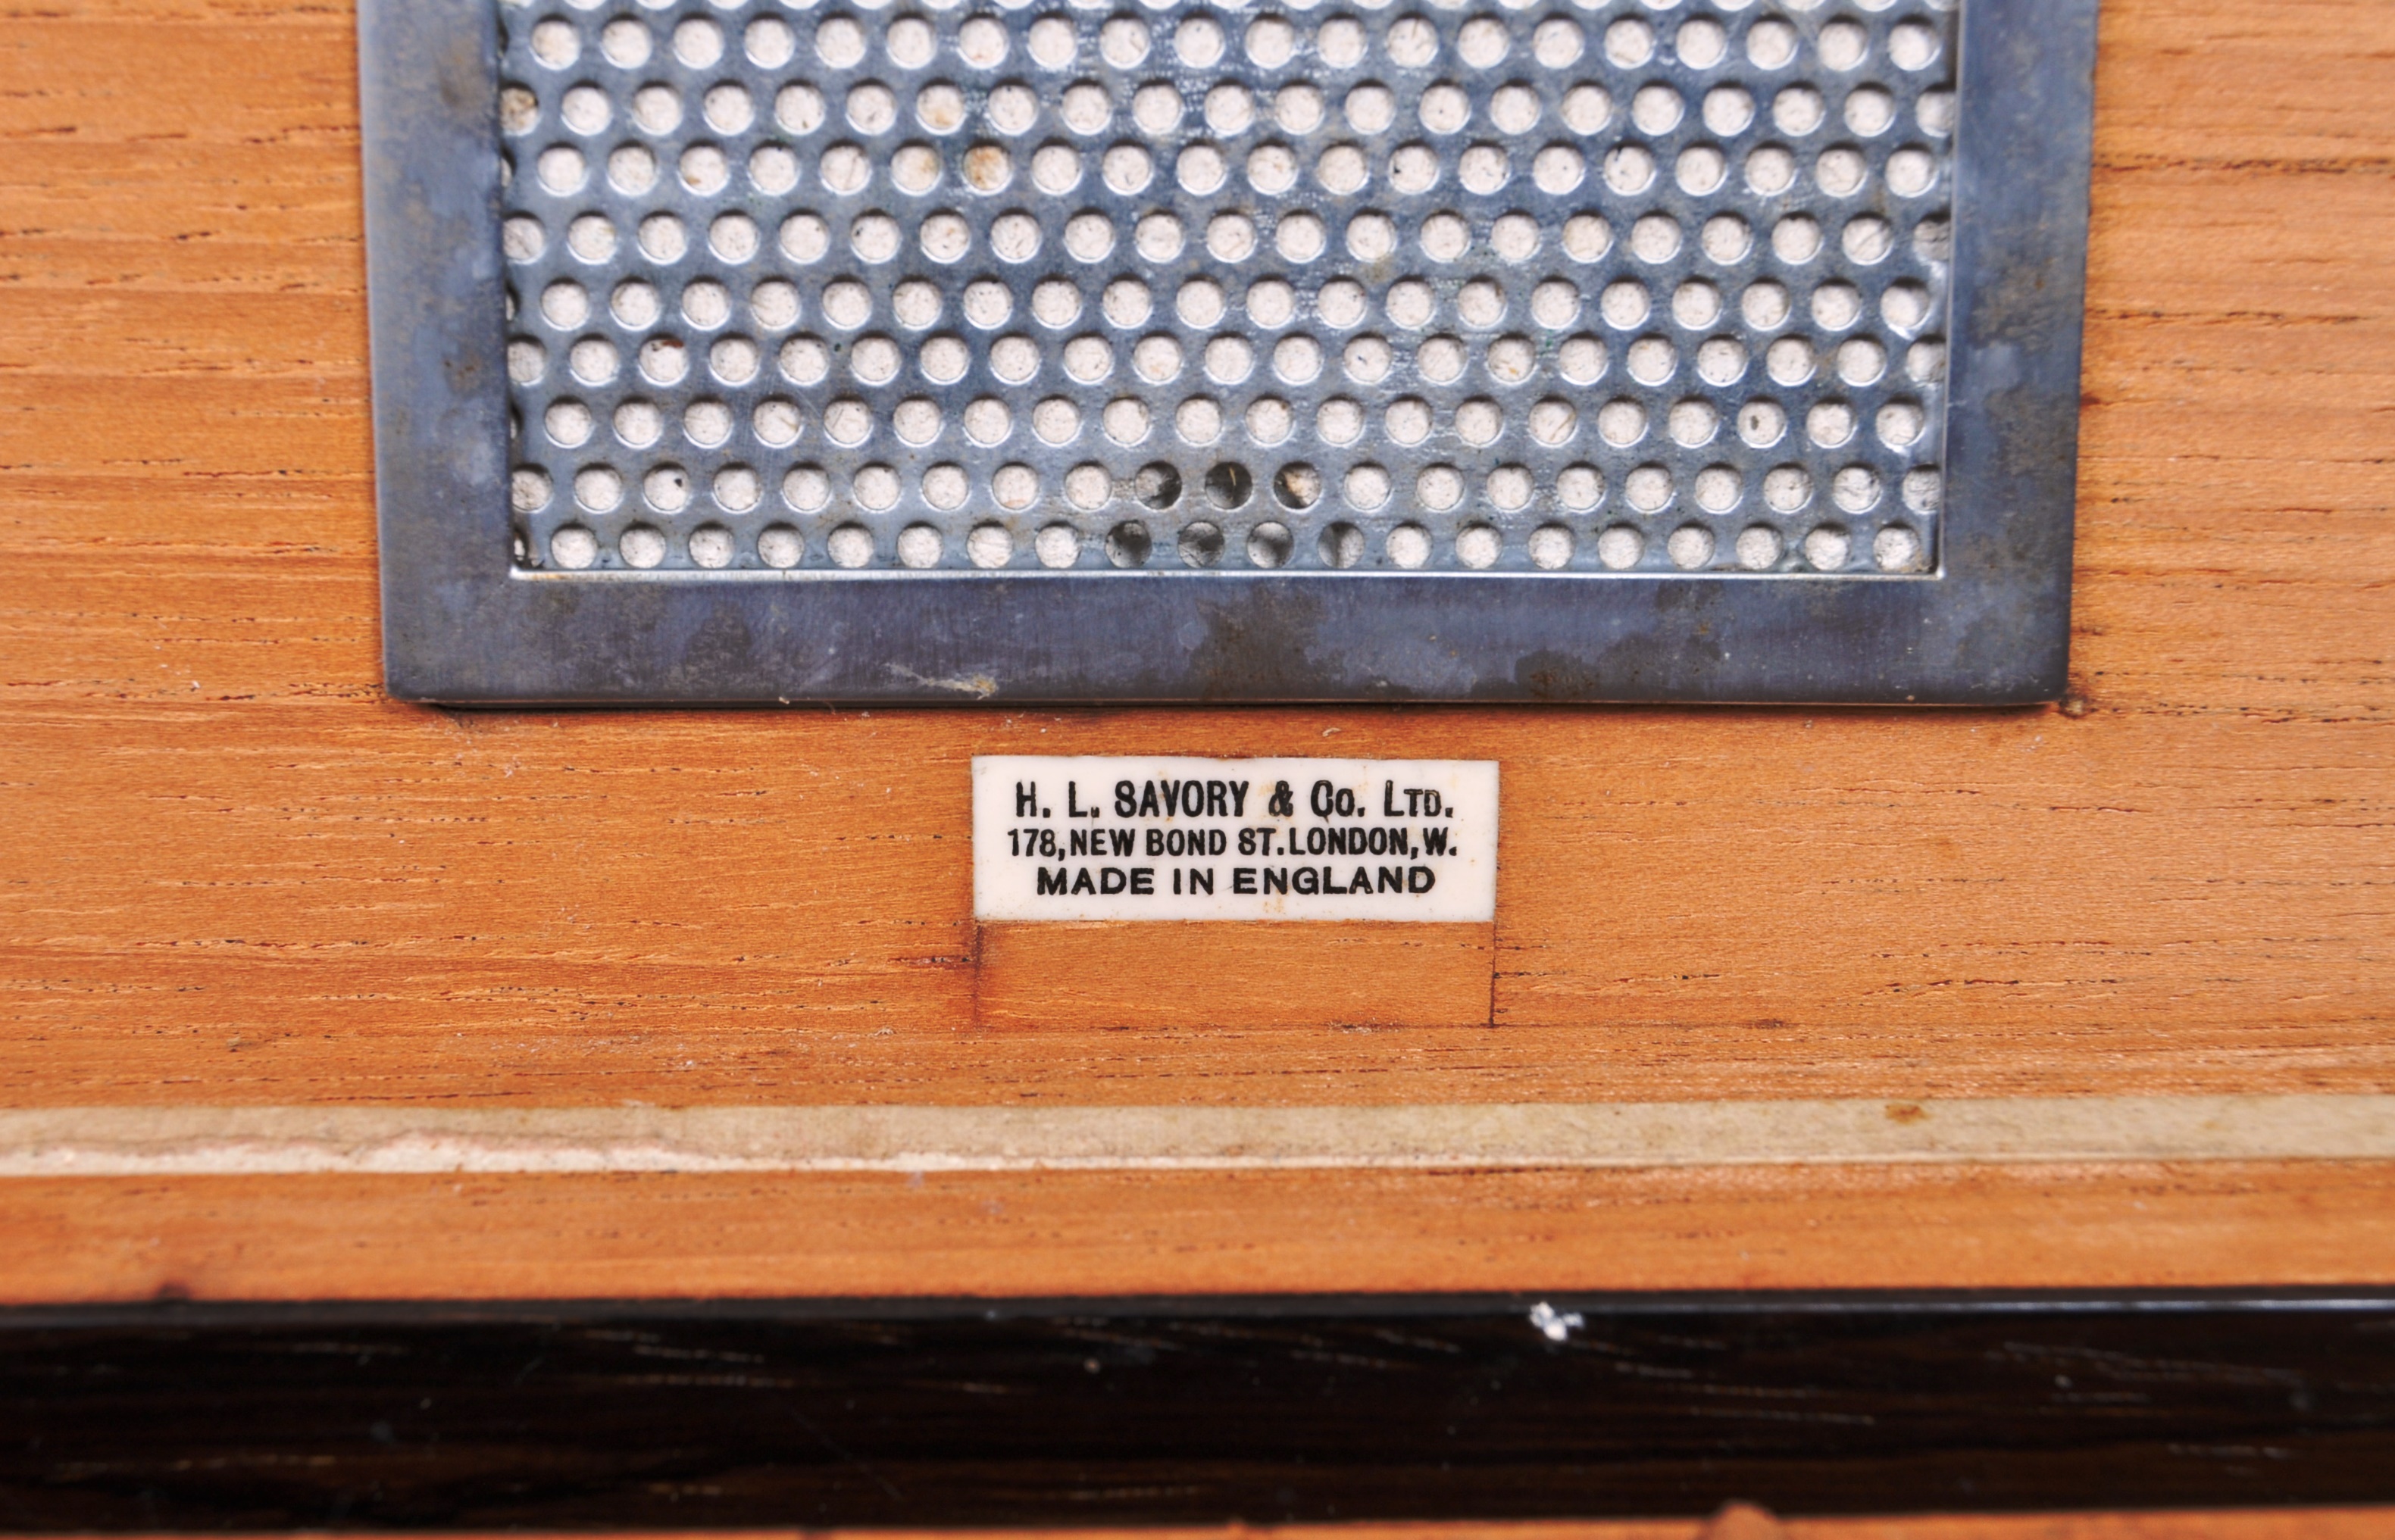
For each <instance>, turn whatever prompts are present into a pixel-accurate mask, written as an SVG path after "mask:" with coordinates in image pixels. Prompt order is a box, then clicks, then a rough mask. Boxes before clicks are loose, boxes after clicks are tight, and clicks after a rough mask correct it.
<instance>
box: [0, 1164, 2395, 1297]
mask: <svg viewBox="0 0 2395 1540" xmlns="http://www.w3.org/2000/svg"><path fill="white" fill-rule="evenodd" d="M2390 1211H2395V1163H2387V1162H2370V1163H2354V1164H2336V1163H2328V1162H2307V1163H2301V1164H2292V1163H2291V1164H2279V1163H2267V1162H2256V1163H2251V1164H2244V1165H2180V1166H2173V1165H2085V1166H2038V1167H2029V1168H2022V1167H1988V1166H1979V1167H1968V1168H1954V1167H1920V1166H1830V1167H1811V1168H1785V1167H1770V1166H1759V1167H1743V1168H1737V1169H1715V1170H1693V1171H1691V1170H1678V1171H1462V1172H1438V1173H1410V1172H1386V1171H1303V1172H1271V1173H1260V1172H1099V1173H1086V1172H1033V1173H1007V1174H1004V1175H982V1174H978V1173H920V1174H918V1175H916V1176H914V1177H904V1176H897V1175H889V1176H847V1175H842V1176H824V1175H808V1176H791V1177H774V1176H712V1175H698V1174H690V1173H683V1174H678V1175H665V1174H656V1175H621V1174H617V1175H607V1176H593V1177H584V1176H546V1175H544V1176H512V1177H475V1176H464V1175H455V1176H453V1175H443V1176H437V1177H427V1176H417V1177H357V1176H326V1177H317V1176H307V1177H290V1176H278V1177H197V1178H128V1179H123V1180H95V1179H83V1178H17V1179H12V1180H8V1181H0V1233H6V1234H7V1235H8V1236H10V1237H11V1238H12V1242H13V1244H11V1245H10V1246H8V1247H7V1248H5V1250H0V1302H8V1303H32V1302H36V1301H60V1302H65V1301H91V1302H98V1301H104V1300H115V1299H144V1298H156V1297H162V1296H165V1297H179V1296H191V1297H194V1298H201V1299H377V1298H379V1299H456V1298H494V1299H497V1298H511V1297H524V1298H539V1297H552V1298H612V1297H642V1296H666V1297H687V1296H701V1297H704V1296H756V1297H761V1296H831V1295H909V1296H941V1295H967V1296H973V1295H980V1296H1013V1297H1025V1296H1042V1295H1048V1296H1058V1295H1099V1294H1126V1295H1131V1294H1173V1293H1192V1294H1238V1293H1301V1294H1302V1293H1326V1292H1340V1291H1347V1290H1354V1291H1358V1292H1367V1293H1378V1292H1393V1293H1404V1292H1409V1291H1416V1292H1422V1291H1428V1292H1438V1291H1446V1290H1478V1289H1530V1290H1550V1289H1551V1290H1570V1289H1604V1290H1615V1289H1621V1290H1638V1289H1731V1288H1735V1289H1783V1288H1785V1289H1795V1288H1825V1289H1837V1288H1855V1289H1864V1288H1909V1287H1917V1288H1943V1287H1957V1286H1959V1287H1984V1288H2018V1287H2060V1288H2090V1289H2099V1288H2129V1287H2142V1286H2153V1287H2169V1286H2184V1287H2201V1286H2216V1285H2217V1286H2229V1285H2247V1284H2255V1285H2297V1284H2313V1283H2325V1284H2336V1283H2351V1282H2353V1281H2354V1280H2356V1279H2380V1280H2383V1279H2388V1278H2395V1227H2390V1226H2389V1225H2388V1223H2387V1222H2386V1217H2387V1215H2388V1213H2389V1212H2390Z"/></svg>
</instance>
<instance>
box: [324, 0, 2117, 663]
mask: <svg viewBox="0 0 2395 1540" xmlns="http://www.w3.org/2000/svg"><path fill="white" fill-rule="evenodd" d="M2094 12H2095V0H2014V3H2008V4H2005V5H1995V4H1991V3H1989V0H1971V3H1969V4H1964V5H1960V6H1957V5H1956V4H1955V3H1954V0H1897V3H1893V4H1881V5H1878V6H1873V7H1855V8H1851V9H1850V8H1849V7H1842V6H1832V7H1809V6H1807V7H1795V6H1791V7H1787V13H1786V14H1782V13H1781V12H1780V10H1779V9H1777V8H1774V7H1764V8H1762V9H1759V10H1753V11H1749V10H1747V9H1745V8H1743V7H1720V8H1718V9H1717V8H1716V7H1711V6H1706V5H1699V6H1694V7H1689V8H1687V9H1686V10H1670V11H1662V12H1658V11H1655V10H1653V9H1652V8H1651V7H1644V6H1635V5H1627V4H1608V5H1600V6H1596V7H1594V8H1584V7H1581V6H1577V5H1573V4H1569V3H1568V0H1535V3H1532V4H1529V5H1527V6H1508V7H1495V6H1491V7H1487V8H1485V9H1484V8H1482V7H1478V6H1476V5H1465V6H1460V7H1451V8H1440V9H1436V10H1422V11H1417V10H1415V9H1413V8H1411V7H1388V8H1386V9H1379V8H1366V9H1362V10H1359V11H1356V12H1353V13H1351V12H1349V11H1346V10H1344V9H1341V8H1336V7H1333V8H1332V9H1330V10H1327V11H1324V12H1320V13H1317V12H1316V11H1314V10H1312V9H1305V8H1294V7H1292V8H1291V9H1290V10H1289V11H1288V12H1287V13H1286V14H1284V13H1282V12H1281V11H1279V10H1277V9H1275V8H1273V7H1268V6H1267V7H1257V8H1254V9H1244V8H1243V9H1238V10H1228V9H1218V8H1216V7H1213V6H1211V5H1210V4H1207V3H1204V0H1168V3H1165V4H1162V5H1160V6H1157V7H1147V8H1141V9H1132V8H1129V7H1126V8H1123V9H1121V10H1119V11H1109V10H1107V9H1106V8H1105V7H1097V8H1066V7H1063V6H1062V5H1059V6H1056V7H1043V6H1028V7H1021V8H1018V9H1012V10H1008V9H1002V8H993V9H987V10H984V9H982V8H980V7H970V6H959V7H954V8H947V9H932V10H927V11H924V12H922V13H920V14H917V13H916V12H914V11H912V10H911V9H907V8H906V7H900V8H897V9H893V10H889V11H881V10H878V9H861V10H858V11H851V10H849V9H846V8H844V7H840V6H839V5H836V4H833V5H826V6H823V7H812V8H798V9H789V10H787V12H786V11H785V10H784V9H783V8H780V7H774V8H770V9H769V8H762V7H737V6H734V7H729V8H727V7H722V6H720V5H710V4H706V3H703V0H678V3H670V4H667V5H664V6H662V7H646V8H642V9H631V8H627V7H613V6H598V7H588V6H585V7H573V6H566V5H554V6H553V5H550V4H548V3H547V0H534V3H518V0H369V3H368V4H366V5H365V7H364V13H363V40H362V48H363V57H364V112H365V137H366V164H367V173H368V175H367V191H368V215H369V219H368V232H369V257H370V271H371V281H372V290H373V308H374V319H375V371H376V410H377V447H378V457H379V485H380V499H381V546H382V563H383V578H384V593H385V603H384V628H385V646H386V672H387V675H388V678H389V681H390V687H391V689H392V690H393V691H394V692H395V693H397V694H399V695H401V696H404V697H406V698H411V699H428V700H444V701H456V702H461V703H472V702H517V701H521V702H535V701H538V702H593V703H602V702H775V701H781V702H787V701H792V700H842V701H864V702H880V701H889V702H905V701H954V700H958V699H960V698H970V699H994V700H1003V701H1071V700H1092V699H1106V700H1202V699H1227V700H1252V701H1270V700H1371V699H1458V700H1461V699H1472V700H1489V699H1522V700H1745V701H1879V702H1903V701H1921V702H2006V701H2025V700H2038V699H2050V698H2053V697H2055V696H2057V695H2058V693H2059V692H2060V691H2061V688H2062V683H2063V666H2064V659H2065V654H2066V648H2067V622H2068V588H2069V573H2070V561H2071V508H2072V495H2073V473H2074V467H2075V455H2076V428H2075V425H2076V411H2077V404H2078V397H2079V386H2078V376H2079V334H2080V309H2081V296H2082V288H2083V269H2084V257H2085V247H2086V212H2087V183H2088V168H2089V143H2090V121H2091V95H2092V92H2091V78H2092V70H2093V59H2094V47H2095V44H2094Z"/></svg>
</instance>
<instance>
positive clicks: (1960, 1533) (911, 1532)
mask: <svg viewBox="0 0 2395 1540" xmlns="http://www.w3.org/2000/svg"><path fill="white" fill-rule="evenodd" d="M2390 1530H2395V1510H2390V1509H2388V1508H2375V1507H2358V1508H2347V1507H2340V1508H2317V1507H2309V1508H2279V1509H2269V1508H2258V1509H2257V1508H2243V1509H2214V1510H2198V1509H2189V1510H2182V1511H2171V1512H2157V1513H1938V1514H1919V1515H1901V1516H1895V1517H1884V1516H1871V1517H1859V1518H1841V1519H1815V1518H1790V1519H1780V1518H1778V1517H1777V1516H1775V1515H1772V1514H1769V1513H1767V1512H1765V1511H1763V1510H1760V1509H1754V1508H1752V1507H1749V1506H1747V1505H1738V1506H1736V1507H1732V1508H1731V1509H1729V1511H1728V1512H1727V1516H1726V1517H1725V1516H1721V1515H1717V1516H1716V1517H1715V1518H1714V1519H1709V1520H1700V1521H1694V1522H1692V1521H1690V1520H1686V1519H1644V1520H1573V1521H1569V1522H1549V1521H1540V1522H1519V1521H1515V1522H1502V1521H1501V1522H1493V1523H1492V1522H1489V1521H1487V1520H1478V1521H1475V1522H1472V1523H1468V1524H1465V1523H1407V1524H1383V1523H1348V1524H1234V1525H1225V1526H1223V1527H1219V1528H1201V1527H1196V1526H1189V1527H1183V1526H1177V1525H1158V1526H1144V1527H1141V1528H1138V1529H1096V1528H1092V1529H1069V1530H1065V1529H1053V1530H1051V1529H1019V1530H1012V1531H1010V1532H1008V1533H1011V1534H1012V1535H1014V1536H1016V1537H1017V1540H2385V1536H2386V1535H2387V1534H2388V1532H2389V1531H2390ZM505 1533H506V1534H507V1537H508V1540H564V1537H563V1536H561V1535H546V1534H542V1533H539V1532H538V1531H536V1530H511V1531H508V1532H505ZM986 1533H988V1532H987V1531H985V1530H917V1529H876V1530H866V1531H855V1530H809V1531H787V1530H786V1531H774V1530H754V1531H744V1530H733V1531H724V1530H705V1531H699V1532H695V1533H654V1532H652V1533H651V1534H650V1536H649V1540H802V1537H804V1540H854V1537H856V1536H859V1535H867V1534H869V1535H871V1536H872V1537H873V1540H968V1537H978V1536H981V1535H984V1534H986ZM140 1540H165V1537H164V1536H157V1535H145V1536H142V1537H140ZM457 1540H498V1536H497V1535H496V1534H494V1535H482V1534H473V1533H460V1534H458V1535H457Z"/></svg>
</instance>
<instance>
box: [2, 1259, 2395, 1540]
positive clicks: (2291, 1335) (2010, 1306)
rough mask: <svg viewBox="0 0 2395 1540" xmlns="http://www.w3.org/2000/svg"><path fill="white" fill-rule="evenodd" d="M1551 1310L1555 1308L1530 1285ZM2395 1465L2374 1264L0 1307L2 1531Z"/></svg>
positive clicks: (2209, 1488) (1929, 1491) (604, 1525)
mask: <svg viewBox="0 0 2395 1540" xmlns="http://www.w3.org/2000/svg"><path fill="white" fill-rule="evenodd" d="M1542 1307H1543V1309H1542ZM1731 1499H1746V1500H1751V1501H1756V1502H1760V1503H1763V1504H1765V1505H1766V1506H1767V1507H1772V1508H1774V1509H1776V1510H1778V1511H1780V1512H1782V1513H1815V1514H1820V1513H1848V1514H1852V1513H1886V1512H1907V1511H1926V1510H1941V1509H1942V1510H1957V1509H1962V1510H1981V1511H1990V1510H2016V1511H2018V1510H2031V1509H2055V1508H2088V1507H2110V1508H2120V1507H2132V1508H2134V1507H2247V1506H2258V1505H2332V1504H2355V1503H2371V1502H2383V1501H2388V1500H2390V1499H2395V1290H2388V1289H2383V1288H2372V1289H2360V1290H2308V1291H2269V1292H2256V1291H2206V1292H2198V1293H2160V1292H2157V1293H2137V1294H2116V1295H2104V1296H2090V1295H2084V1294H2045V1293H2023V1294H2003V1295H1998V1294H1920V1293H1902V1294H1899V1293H1884V1294H1846V1295H1737V1296H1726V1295H1678V1296H1586V1295H1582V1296H1561V1295H1556V1296H1544V1297H1541V1296H1530V1295H1516V1296H1340V1297H1331V1296H1280V1297H1243V1298H1222V1297H1204V1298H1180V1299H1047V1300H977V1299H943V1300H794V1301H656V1300H644V1301H589V1300H584V1301H546V1302H520V1303H462V1302H460V1303H393V1304H374V1303H366V1304H356V1303H344V1304H243V1305H234V1304H179V1303H173V1302H163V1303H158V1304H150V1305H142V1306H138V1307H109V1308H85V1307H70V1308H38V1309H20V1310H12V1311H0V1526H5V1527H8V1528H13V1529H16V1530H20V1531H53V1532H55V1531H68V1530H79V1531H86V1532H95V1531H131V1530H145V1531H152V1532H157V1531H176V1530H180V1531H229V1530H251V1531H258V1530H272V1529H288V1528H311V1529H322V1528H347V1529H360V1530H399V1529H418V1530H436V1529H468V1528H479V1529H489V1528H496V1527H529V1526H539V1527H547V1528H555V1529H642V1528H649V1529H655V1528H666V1527H672V1528H695V1527H722V1528H734V1527H757V1526H766V1525H804V1526H810V1527H814V1526H826V1525H896V1524H905V1525H917V1526H921V1525H981V1524H1001V1523H1003V1524H1099V1523H1109V1524H1119V1523H1165V1522H1179V1523H1193V1522H1195V1523H1208V1522H1222V1521H1225V1520H1247V1521H1253V1522H1264V1521H1285V1520H1359V1519H1429V1520H1438V1519H1447V1520H1459V1519H1484V1520H1496V1519H1536V1518H1608V1517H1627V1516H1646V1515H1673V1514H1678V1515H1696V1514H1701V1513H1705V1512H1709V1511H1712V1510H1713V1509H1714V1508H1716V1507H1719V1506H1720V1505H1721V1504H1722V1503H1723V1502H1725V1501H1727V1500H1731Z"/></svg>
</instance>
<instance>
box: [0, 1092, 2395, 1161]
mask: <svg viewBox="0 0 2395 1540" xmlns="http://www.w3.org/2000/svg"><path fill="white" fill-rule="evenodd" d="M2385 1159H2395V1096H2227V1097H2075V1098H2027V1097H2022V1098H2002V1099H1997V1098H1990V1099H1952V1100H1928V1101H1888V1100H1879V1099H1847V1100H1834V1101H1833V1100H1814V1101H1675V1102H1606V1103H1535V1104H1442V1105H1430V1106H1407V1107H1269V1108H1268V1107H1042V1108H1037V1109H1030V1108H1012V1107H904V1106H898V1107H859V1106H829V1107H825V1106H817V1107H694V1108H655V1107H604V1108H600V1107H587V1108H535V1109H446V1110H427V1109H420V1108H414V1107H340V1108H322V1107H294V1106H279V1107H277V1106H269V1107H61V1108H41V1109H24V1110H17V1111H8V1112H0V1177H18V1178H26V1177H64V1176H90V1177H139V1176H243V1175H278V1174H290V1175H298V1174H306V1173H331V1172H355V1173H374V1172H384V1173H397V1174H404V1173H439V1172H491V1173H500V1172H523V1173H531V1172H618V1171H657V1172H671V1171H686V1172H708V1171H759V1172H775V1171H792V1172H796V1171H825V1172H841V1171H854V1172H866V1171H890V1172H915V1171H1031V1170H1280V1169H1301V1168H1339V1167H1354V1168H1383V1169H1389V1168H1397V1169H1436V1168H1454V1169H1469V1168H1477V1167H1517V1168H1519V1167H1576V1166H1701V1165H1836V1164H1863V1165H1872V1164H1892V1163H1919V1164H1960V1165H1977V1164H2022V1163H2036V1162H2086V1161H2226V1160H2385Z"/></svg>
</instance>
